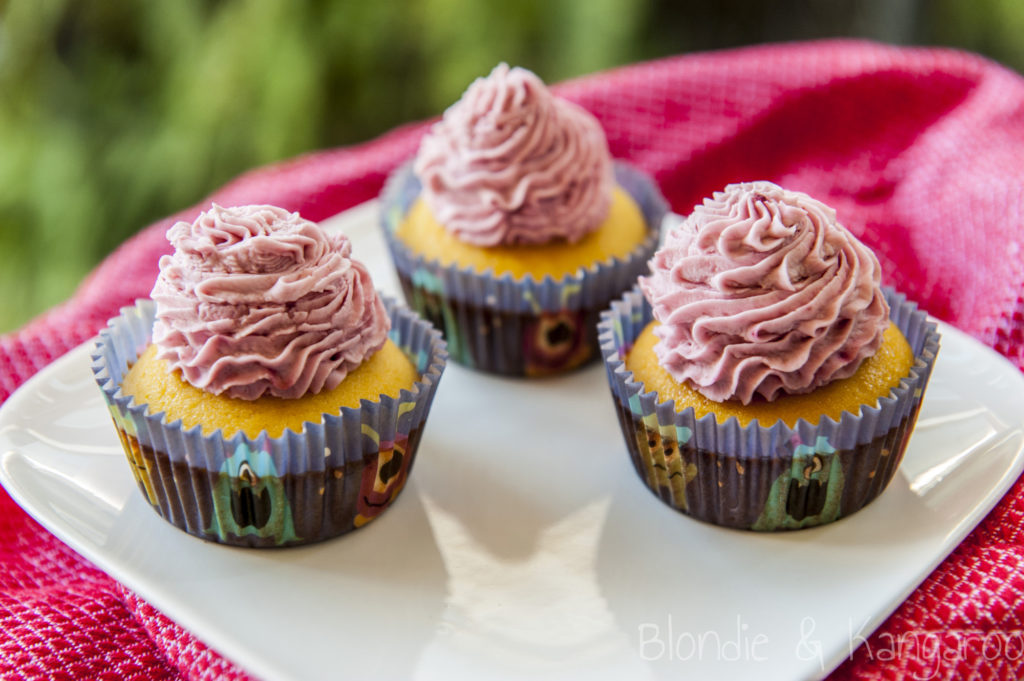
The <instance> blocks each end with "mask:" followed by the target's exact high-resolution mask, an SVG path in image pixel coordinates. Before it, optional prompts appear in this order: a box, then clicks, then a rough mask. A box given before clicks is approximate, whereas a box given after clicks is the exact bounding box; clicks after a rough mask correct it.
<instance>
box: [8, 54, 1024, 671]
mask: <svg viewBox="0 0 1024 681" xmlns="http://www.w3.org/2000/svg"><path fill="white" fill-rule="evenodd" d="M483 68H484V70H486V65H485V66H484V67H483ZM559 91H560V93H561V94H562V95H564V96H567V97H569V98H571V99H573V100H576V101H578V102H580V103H581V104H582V105H584V106H585V107H587V108H588V109H590V110H591V111H593V112H594V113H595V114H596V115H597V116H598V118H600V120H601V121H602V123H603V124H604V126H605V128H606V130H607V132H608V137H609V141H610V144H611V148H612V152H613V154H614V155H615V156H617V157H621V158H624V159H627V160H629V161H631V162H633V163H634V164H636V165H637V166H639V167H641V168H643V169H644V170H647V171H648V172H650V173H652V174H653V175H654V176H655V178H656V179H657V180H658V181H659V183H660V184H661V186H662V188H663V190H664V192H665V194H666V195H667V196H668V197H669V199H670V201H671V203H672V205H673V207H674V209H675V210H676V211H679V212H683V213H685V212H688V211H689V209H690V208H691V207H692V206H693V205H694V204H695V203H697V202H698V201H699V200H700V198H701V197H703V196H704V195H706V194H708V193H710V192H711V191H713V190H715V189H719V188H721V187H723V186H724V185H725V184H727V183H728V182H732V181H740V180H752V179H770V180H773V181H776V182H778V183H779V184H782V185H784V186H787V187H790V188H793V189H799V190H802V191H806V192H808V193H810V194H812V195H814V196H816V197H818V198H820V199H822V200H823V201H825V202H826V203H829V204H831V205H832V206H834V207H835V208H836V209H837V211H838V212H839V216H840V219H841V220H842V221H843V222H844V223H845V224H846V225H847V226H848V227H849V228H851V229H852V230H853V231H854V232H855V233H857V234H858V235H860V236H861V237H862V238H863V239H864V241H866V242H867V243H868V244H869V245H870V246H872V247H873V248H874V249H875V250H876V252H877V253H878V255H879V258H880V260H881V262H882V266H883V269H884V271H885V276H886V280H887V282H888V283H891V284H893V285H895V286H896V287H897V288H898V289H900V290H902V291H903V292H905V293H907V294H908V295H909V296H910V297H911V298H912V299H914V300H917V301H918V302H919V303H921V304H922V305H923V306H924V307H925V308H926V309H928V310H929V311H931V312H932V313H933V314H934V315H936V316H938V317H940V318H942V319H945V320H946V321H949V322H951V323H953V324H955V325H956V326H958V327H960V328H961V329H963V330H965V331H967V332H968V333H970V334H971V335H973V336H974V337H975V338H977V339H979V340H980V341H982V342H983V343H986V344H988V345H990V346H992V347H994V348H996V349H997V350H998V351H999V352H1001V353H1003V354H1004V355H1005V356H1007V357H1008V358H1010V360H1012V361H1013V362H1014V363H1016V364H1017V366H1020V367H1024V252H1022V248H1024V222H1022V216H1024V210H1022V208H1024V196H1022V187H1024V160H1022V159H1024V80H1022V79H1021V78H1020V77H1019V76H1017V75H1016V74H1014V73H1012V72H1010V71H1008V70H1006V69H1004V68H1002V67H1000V66H998V65H996V64H993V63H991V62H988V61H986V60H984V59H982V58H980V57H977V56H974V55H969V54H963V53H959V52H954V51H947V50H930V49H898V48H890V47H884V46H879V45H873V44H865V43H859V42H820V43H810V44H796V45H782V46H768V47H759V48H751V49H744V50H737V51H730V52H722V53H712V54H699V55H693V56H684V57H679V58H674V59H667V60H663V61H657V62H653V63H648V64H641V65H637V66H632V67H628V68H623V69H619V70H616V71H612V72H608V73H602V74H598V75H595V76H591V77H588V78H584V79H580V80H577V81H573V82H571V83H567V84H564V85H562V86H560V88H559ZM422 131H423V126H422V125H415V126H411V127H408V128H404V129H400V130H397V131H395V132H393V133H391V134H389V135H387V136H385V137H383V138H381V139H379V140H376V141H374V142H371V143H369V144H366V145H363V146H360V147H354V148H346V149H336V150H331V151H326V152H322V153H317V154H312V155H309V156H305V157H302V158H298V159H295V160H293V161H290V162H287V163H281V164H278V165H274V166H270V167H267V168H262V169H259V170H256V171H253V172H251V173H248V174H246V175H244V176H242V177H240V178H239V179H237V180H236V181H234V182H232V183H231V184H229V185H228V186H226V187H224V188H223V189H221V190H220V191H219V192H217V193H216V194H215V196H214V197H213V198H215V199H216V200H217V201H218V202H220V203H223V204H235V203H251V202H259V203H275V204H278V205H281V206H284V207H286V208H289V209H293V210H299V211H301V212H302V214H303V215H304V216H306V217H308V218H311V219H313V220H320V219H323V218H326V217H328V216H330V215H333V214H335V213H337V212H339V211H341V210H344V209H346V208H349V207H351V206H354V205H356V204H358V203H360V202H363V201H365V200H367V199H370V198H373V197H374V196H375V195H376V194H377V193H378V191H379V190H380V187H381V183H382V182H383V180H384V178H385V176H386V175H387V173H388V172H389V171H390V170H391V169H392V168H394V167H395V165H396V164H398V163H399V162H400V161H402V160H403V159H405V158H407V157H409V156H410V155H411V154H412V153H413V150H414V148H415V145H416V143H417V140H418V139H419V137H420V134H421V133H422ZM203 205H204V206H205V205H208V202H206V201H204V202H203ZM197 211H198V207H197V208H193V209H190V210H188V211H185V212H184V213H182V215H180V216H176V217H187V218H191V217H192V216H194V215H195V214H196V213H197ZM171 219H172V218H169V219H168V220H165V221H163V222H160V223H158V224H156V225H153V226H151V227H149V228H147V229H145V230H143V231H142V232H141V233H140V234H139V235H137V236H136V237H134V238H133V239H131V240H129V241H128V242H127V243H125V244H124V245H123V246H121V248H119V249H118V250H117V251H116V252H115V253H114V254H112V255H111V256H110V257H109V258H107V260H106V261H105V262H104V263H103V264H102V265H100V266H99V267H98V268H97V269H96V271H95V272H94V273H93V274H92V275H91V276H90V277H89V278H88V279H87V280H86V281H85V282H84V283H83V284H82V286H81V288H80V289H79V291H78V292H77V293H76V294H75V296H74V297H73V298H72V299H71V300H70V301H68V302H67V303H66V304H64V305H61V306H59V307H57V308H55V309H53V310H52V311H50V312H49V313H47V314H45V315H43V316H42V317H40V318H39V319H37V320H35V321H33V322H32V323H30V324H29V325H28V326H26V327H25V328H24V329H22V330H21V331H19V332H17V333H15V334H12V335H8V336H5V337H3V338H0V400H2V399H5V398H6V397H7V396H8V395H9V394H10V393H11V392H12V391H13V390H14V389H15V388H16V387H17V386H19V385H20V384H21V383H23V382H24V381H25V380H26V379H27V378H28V377H29V376H31V375H32V374H33V373H35V372H36V371H38V370H39V369H40V368H41V367H43V366H45V365H46V364H47V363H49V362H50V361H52V360H53V359H55V358H56V357H58V356H59V355H61V354H63V353H64V352H66V351H67V350H69V349H71V348H72V347H74V346H76V345H78V344H80V343H82V342H84V341H85V340H87V339H89V338H90V337H91V336H92V335H93V334H95V333H96V331H97V330H98V329H99V328H100V327H101V326H102V325H103V324H104V323H105V322H106V320H107V319H108V318H109V317H111V316H113V315H114V314H116V312H117V310H118V308H119V307H120V306H122V305H125V304H128V303H129V302H131V301H132V300H134V299H135V298H136V297H141V296H146V295H147V294H148V293H149V289H150V287H151V285H152V282H153V279H154V277H155V273H156V263H157V258H158V256H159V255H160V254H161V253H164V252H166V251H167V250H168V245H167V242H166V241H165V239H164V232H165V230H166V229H167V227H168V225H169V224H170V222H171ZM1022 521H1024V484H1022V483H1021V482H1018V483H1017V484H1016V485H1015V486H1014V487H1013V489H1012V490H1011V491H1010V493H1009V494H1007V495H1006V497H1005V498H1004V499H1003V500H1002V502H1001V503H1000V504H999V506H998V507H997V508H996V509H995V510H994V511H993V512H992V513H991V514H990V515H989V517H988V518H987V519H986V520H985V521H984V522H983V523H982V524H981V525H980V526H979V527H978V528H977V529H976V530H975V531H974V532H972V533H971V534H970V536H969V537H968V538H967V539H966V540H965V541H964V542H963V543H962V544H961V545H960V546H959V547H958V548H957V549H956V551H955V552H954V553H953V554H952V555H951V556H950V557H949V558H948V559H947V560H946V561H945V562H943V563H942V564H941V565H940V566H939V567H938V568H937V569H936V570H935V572H934V573H933V574H932V575H931V576H930V577H928V579H927V580H926V581H925V582H924V583H923V584H922V585H921V586H920V588H918V589H917V590H916V591H915V592H914V593H913V594H912V595H911V596H910V597H909V598H908V599H907V601H906V602H905V603H904V604H903V605H902V606H901V607H900V608H899V609H898V610H897V611H896V613H895V614H893V615H892V616H891V617H890V618H889V619H888V621H886V622H885V623H884V624H883V625H882V627H881V629H880V630H879V631H878V632H876V633H875V634H874V635H873V636H871V637H869V639H868V644H867V646H864V647H862V648H861V649H859V650H858V651H857V652H856V653H855V654H854V656H853V659H852V660H848V661H847V662H846V663H844V664H843V665H842V667H840V669H839V670H837V671H836V672H835V673H834V674H833V677H832V678H834V679H892V678H905V677H913V676H916V678H932V679H967V678H977V679H1016V678H1019V677H1021V676H1022V675H1024V650H1020V649H1012V648H1011V649H1004V650H1002V651H1001V654H999V655H996V654H994V653H993V650H992V648H991V647H989V648H988V649H985V648H984V646H983V642H984V639H983V637H984V635H985V634H986V633H988V632H993V634H995V635H997V637H998V636H1001V637H1002V638H1001V639H1000V640H1004V641H1010V642H1012V641H1013V640H1014V639H1013V636H1014V635H1016V636H1017V638H1016V641H1017V645H1024V641H1022V639H1021V636H1020V632H1021V630H1022V629H1024V530H1022V529H1021V527H1022V525H1024V523H1022ZM0 564H2V566H3V567H2V569H0V674H2V675H3V677H4V678H11V679H64V678H100V679H105V678H110V679H113V678H128V679H180V678H193V679H212V678H244V673H242V672H240V671H239V670H237V669H235V668H234V667H232V665H231V664H230V663H228V662H226V661H224V660H222V659H221V658H219V657H218V656H217V655H216V654H215V653H213V652H212V651H210V650H209V649H207V648H206V647H205V646H203V645H202V644H201V643H199V642H197V641H195V639H193V638H192V637H191V636H190V635H189V634H188V633H187V632H185V631H183V630H182V629H180V628H179V627H177V626H176V625H174V624H173V623H171V622H170V621H168V620H167V619H166V618H164V617H163V616H162V615H160V614H159V613H157V612H155V611H154V610H153V609H152V608H151V607H149V606H148V605H147V604H145V603H144V602H142V601H140V600H139V599H138V598H137V597H135V596H134V595H132V594H130V593H127V592H125V591H124V590H123V589H122V588H121V587H119V585H117V584H116V583H115V582H114V581H112V580H111V579H110V578H108V577H106V576H105V575H104V574H103V573H101V572H100V571H98V570H97V569H96V568H94V567H93V566H91V565H90V564H89V563H87V562H86V561H85V560H84V559H82V558H80V557H78V556H77V555H76V554H74V553H73V552H72V551H70V550H69V549H67V548H66V547H65V546H64V545H63V544H61V543H60V542H59V541H58V540H56V539H55V538H54V537H52V536H51V535H49V534H48V533H47V532H45V531H44V530H42V529H41V528H40V527H39V526H38V525H37V524H36V523H35V522H34V521H32V520H31V519H29V518H28V517H27V516H25V514H24V513H23V512H22V511H21V510H20V509H19V508H18V507H17V506H15V505H14V503H13V502H12V501H11V500H10V499H9V497H8V496H7V495H6V493H2V492H0ZM929 632H933V633H936V634H943V635H944V638H943V640H942V643H943V647H942V650H940V652H946V654H944V655H940V656H938V657H939V658H940V659H936V657H937V656H936V655H935V650H934V648H928V647H927V646H923V645H920V646H905V647H904V649H903V651H902V653H901V654H899V655H895V654H893V653H892V648H891V645H889V644H890V643H891V642H892V641H893V640H895V638H896V637H897V636H899V635H900V634H909V633H913V634H916V635H917V636H918V637H921V636H924V635H925V634H927V633H929ZM903 640H904V641H905V640H906V638H905V637H904V639H903ZM918 640H919V641H920V638H919V639H918ZM993 640H995V639H993ZM912 675H913V676H912Z"/></svg>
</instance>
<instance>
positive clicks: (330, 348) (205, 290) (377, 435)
mask: <svg viewBox="0 0 1024 681" xmlns="http://www.w3.org/2000/svg"><path fill="white" fill-rule="evenodd" d="M167 236H168V239H169V240H170V241H171V243H172V244H173V245H174V249H175V250H174V253H173V255H168V256H163V257H162V258H161V259H160V274H159V276H158V278H157V281H156V284H155V285H154V287H153V293H152V300H143V301H139V302H138V303H137V304H136V305H135V306H134V307H130V308H125V309H124V310H122V313H121V315H120V316H119V317H117V318H115V319H113V320H111V321H110V323H109V324H108V327H107V329H105V330H104V331H103V332H101V333H100V337H99V340H98V342H97V345H96V349H95V352H94V354H93V360H94V361H93V373H94V376H95V378H96V381H97V383H98V384H99V386H100V388H101V389H102V391H103V395H104V397H105V399H106V401H107V405H108V406H109V409H110V413H111V416H112V417H113V421H114V426H115V428H116V429H117V433H118V435H119V437H120V440H121V443H122V445H123V446H124V450H125V454H126V455H127V457H128V461H129V463H130V464H131V467H132V472H133V474H134V476H135V479H136V481H137V482H138V484H139V488H140V489H141V491H142V493H143V495H144V496H145V497H146V499H147V501H149V503H150V504H151V505H152V506H153V508H154V509H155V510H156V511H157V513H159V514H160V515H161V516H162V517H164V518H165V519H166V520H168V521H169V522H171V523H172V524H173V525H175V526H176V527H178V528H180V529H182V530H184V531H186V532H188V533H189V534H193V535H195V536H197V537H201V538H203V539H207V540H210V541H214V542H220V543H224V544H233V545H239V546H291V545H298V544H306V543H310V542H316V541H321V540H323V539H328V538H330V537H334V536H337V535H339V534H343V533H345V532H348V531H349V530H351V529H354V528H356V527H361V526H362V525H364V524H366V523H368V522H369V521H371V520H373V519H374V518H376V517H377V516H379V515H380V514H381V513H382V512H383V511H384V510H385V509H386V508H387V507H388V506H389V505H390V504H391V502H392V501H394V499H395V497H396V496H397V495H398V493H399V492H401V490H402V488H403V486H404V485H405V481H406V479H407V477H408V475H409V471H410V469H411V467H412V462H413V459H414V457H415V454H416V449H417V445H418V443H419V439H420V437H421V435H422V433H423V427H424V424H425V421H426V416H427V412H428V410H429V408H430V403H431V400H432V399H433V396H434V391H435V389H436V388H437V383H438V381H439V380H440V378H441V373H442V371H443V370H444V365H445V359H446V354H445V347H444V341H443V340H442V339H441V337H440V334H439V333H438V332H437V331H436V330H434V329H432V328H431V327H430V326H429V324H427V323H425V322H424V321H422V320H420V319H419V318H417V317H416V315H414V314H413V313H412V312H411V311H409V310H408V309H405V308H401V307H399V306H397V305H396V304H395V303H394V302H393V301H389V300H384V299H382V298H381V297H380V296H379V295H378V294H377V292H376V291H375V290H374V288H373V282H372V281H371V279H370V274H369V272H368V271H367V270H366V268H365V267H364V266H363V265H362V263H360V262H358V261H356V260H354V259H352V258H351V250H352V248H351V244H350V242H349V240H348V239H347V238H346V237H345V236H343V235H328V234H326V233H324V232H323V230H321V229H320V227H319V226H317V225H316V224H314V223H312V222H309V221H308V220H304V219H302V218H301V217H299V215H298V214H297V213H289V212H288V211H286V210H283V209H281V208H276V207H274V206H242V207H236V208H222V207H220V206H217V205H214V206H213V207H212V208H211V209H210V210H209V211H207V212H205V213H202V214H201V215H200V216H199V217H198V218H197V219H196V221H195V222H193V223H191V224H189V223H187V222H178V223H177V224H175V225H174V226H173V227H171V229H170V231H168V233H167Z"/></svg>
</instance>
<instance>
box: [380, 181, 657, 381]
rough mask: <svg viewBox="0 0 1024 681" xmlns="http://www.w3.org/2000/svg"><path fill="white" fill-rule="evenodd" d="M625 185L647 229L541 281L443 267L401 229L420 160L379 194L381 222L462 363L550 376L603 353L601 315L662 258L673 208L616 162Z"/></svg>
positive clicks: (412, 299) (416, 304)
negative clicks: (663, 233)
mask: <svg viewBox="0 0 1024 681" xmlns="http://www.w3.org/2000/svg"><path fill="white" fill-rule="evenodd" d="M615 177H616V181H617V182H618V184H619V185H620V186H621V187H622V188H623V189H625V190H626V191H627V192H628V193H629V194H630V195H631V196H632V197H633V199H634V200H635V201H636V202H637V204H638V205H639V207H640V210H641V212H642V213H643V216H644V219H645V221H646V222H647V226H648V233H647V237H646V238H645V239H644V241H643V243H641V244H640V245H638V246H637V247H636V248H635V249H634V250H633V251H632V252H631V253H630V254H629V255H628V256H627V257H626V258H625V259H615V260H612V261H609V262H601V263H597V264H595V265H592V266H590V267H588V268H585V269H582V270H581V271H580V272H577V273H576V274H570V275H565V276H563V277H562V278H561V279H558V280H555V279H553V278H552V277H550V276H546V277H544V278H543V279H542V280H541V281H537V280H536V279H534V278H533V277H532V276H526V277H523V278H521V279H518V280H517V279H515V278H514V277H513V276H512V275H511V274H505V275H504V276H500V277H497V276H494V274H493V273H491V272H485V273H483V274H481V273H478V272H475V271H474V270H473V268H471V267H465V268H461V269H460V268H458V267H457V266H454V265H450V266H443V265H441V264H439V263H438V262H437V261H427V260H426V259H425V258H424V257H423V256H419V255H416V254H414V253H413V252H412V251H411V250H410V249H409V248H408V247H407V246H406V245H405V244H404V243H403V242H402V241H401V240H400V239H398V237H396V236H395V232H396V230H397V229H398V227H399V225H400V224H401V222H402V220H403V219H404V217H405V215H406V213H407V212H408V211H409V209H410V207H411V206H412V204H413V202H414V201H415V200H416V198H417V197H418V196H419V194H420V188H421V184H420V181H419V179H418V178H417V177H416V175H415V173H413V171H412V165H411V164H407V165H405V166H402V167H401V168H399V169H398V170H397V171H396V172H395V174H394V175H392V177H391V178H390V179H389V180H388V183H387V185H386V186H385V188H384V192H383V194H382V196H381V202H382V210H381V219H382V223H383V227H384V234H385V236H386V238H387V242H388V247H389V249H390V251H391V256H392V259H393V261H394V263H395V268H396V270H397V271H398V279H399V281H400V282H401V285H402V290H403V292H404V293H405V298H406V300H407V301H408V302H409V305H410V306H411V307H412V308H413V309H415V310H416V311H417V312H419V313H420V314H421V315H422V316H423V317H425V318H426V319H428V320H430V321H431V322H432V323H433V324H434V325H435V326H436V327H437V328H439V329H441V330H442V332H443V333H444V336H445V339H446V340H447V341H448V351H449V353H450V355H451V357H452V359H454V360H455V361H457V362H459V363H460V364H464V365H466V366H470V367H473V368H476V369H481V370H483V371H491V372H495V373H500V374H511V375H528V376H536V375H544V374H551V373H558V372H562V371H568V370H570V369H573V368H576V367H578V366H581V365H583V364H584V363H586V362H587V361H589V360H591V359H594V358H596V357H597V350H598V344H597V332H596V327H597V321H598V318H599V316H600V313H601V311H602V310H604V309H605V308H606V307H608V304H609V303H610V302H611V301H612V299H613V298H615V297H616V296H618V295H620V294H621V293H622V292H623V291H625V290H627V289H629V288H630V287H632V286H633V284H634V282H635V281H636V279H637V277H638V276H640V275H641V274H643V273H645V272H646V271H647V261H648V260H650V258H651V257H652V256H653V255H654V251H655V249H656V248H657V244H658V237H659V231H660V226H661V223H662V220H663V219H664V217H665V215H666V213H667V212H668V204H667V203H666V202H665V200H664V198H662V196H661V194H660V192H659V191H658V188H657V186H656V185H655V184H654V183H653V182H652V181H651V180H650V179H649V178H648V177H647V176H646V175H644V174H643V173H641V172H640V171H638V170H636V169H634V168H631V167H630V166H628V165H625V164H622V163H616V164H615Z"/></svg>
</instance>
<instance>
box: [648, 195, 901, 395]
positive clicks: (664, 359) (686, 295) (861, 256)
mask: <svg viewBox="0 0 1024 681" xmlns="http://www.w3.org/2000/svg"><path fill="white" fill-rule="evenodd" d="M651 270H652V274H651V275H650V276H649V277H646V278H641V280H640V285H641V288H642V289H643V291H644V294H645V295H646V296H647V299H648V300H649V301H650V303H651V306H652V309H653V313H654V317H655V318H656V319H657V320H658V321H659V322H661V325H660V326H659V327H658V328H657V330H656V331H655V333H656V334H657V335H658V337H659V338H660V339H661V341H660V342H659V343H658V344H657V345H656V346H655V353H656V354H657V356H658V361H659V363H660V364H661V365H662V367H664V368H665V370H666V371H668V372H669V373H670V374H671V375H672V377H673V378H675V379H676V380H677V381H679V382H682V381H684V380H687V381H690V383H691V384H692V385H693V387H694V388H695V389H696V390H698V391H700V392H701V393H703V394H704V395H705V396H707V397H708V398H710V399H712V400H716V401H723V400H729V399H736V400H740V401H742V402H743V403H744V404H749V403H750V401H751V400H752V399H753V398H754V396H755V395H761V396H762V397H763V398H765V399H767V400H773V399H775V398H776V397H778V396H780V395H782V394H787V393H788V394H797V393H806V392H810V391H812V390H814V389H815V388H817V387H819V386H821V385H824V384H826V383H828V382H830V381H833V380H836V379H840V378H845V377H847V376H850V375H852V374H853V373H854V372H855V371H856V370H857V367H858V366H860V363H861V361H862V360H863V359H865V358H866V357H868V356H870V355H872V354H873V353H874V352H875V350H877V349H878V347H879V345H880V344H881V342H882V334H883V332H884V331H885V329H886V327H887V326H888V323H889V322H888V319H889V307H888V305H887V304H886V302H885V299H884V298H883V296H882V291H881V288H880V280H881V268H880V267H879V264H878V260H877V259H876V258H875V256H874V254H873V253H872V252H871V251H870V250H869V249H868V248H867V247H866V246H865V245H864V244H862V243H861V242H860V241H858V240H857V238H856V237H855V236H853V235H852V234H851V233H850V232H849V231H847V230H846V228H845V227H843V226H842V225H841V224H839V222H837V220H836V214H835V211H833V210H832V209H831V208H829V207H828V206H826V205H825V204H823V203H821V202H820V201H817V200H815V199H813V198H811V197H810V196H807V195H806V194H803V193H800V192H793V191H787V190H785V189H782V188H781V187H779V186H777V185H775V184H772V183H771V182H748V183H743V184H732V185H729V186H727V187H726V188H725V191H722V192H716V193H715V194H714V196H713V197H712V198H710V199H705V200H704V203H703V205H699V206H696V207H695V209H694V211H693V213H692V214H691V215H690V216H689V217H688V218H687V219H686V220H685V221H684V222H683V223H682V224H681V225H680V226H679V227H677V228H676V229H674V230H673V231H672V232H671V233H670V234H669V235H668V238H667V239H666V242H665V245H664V246H663V247H662V248H661V249H660V250H659V251H658V252H657V253H656V254H655V256H654V258H653V260H652V261H651Z"/></svg>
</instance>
